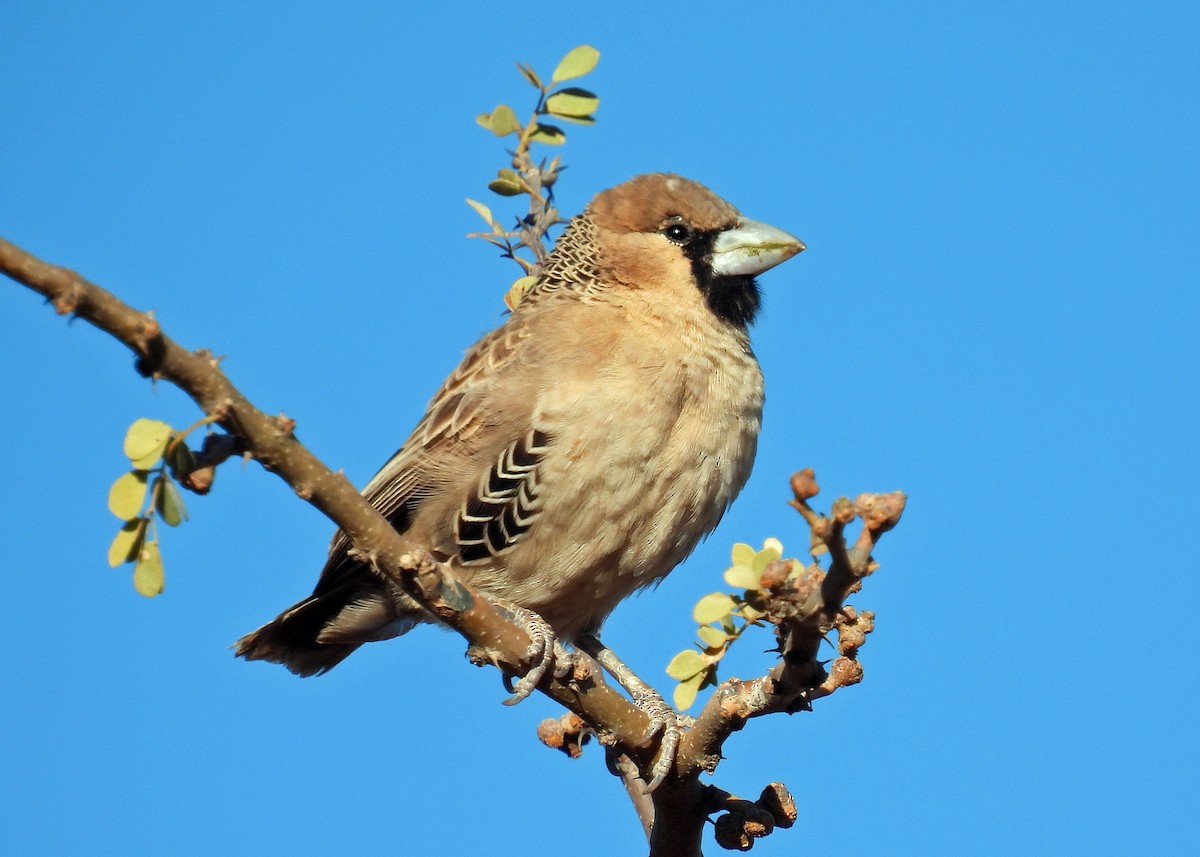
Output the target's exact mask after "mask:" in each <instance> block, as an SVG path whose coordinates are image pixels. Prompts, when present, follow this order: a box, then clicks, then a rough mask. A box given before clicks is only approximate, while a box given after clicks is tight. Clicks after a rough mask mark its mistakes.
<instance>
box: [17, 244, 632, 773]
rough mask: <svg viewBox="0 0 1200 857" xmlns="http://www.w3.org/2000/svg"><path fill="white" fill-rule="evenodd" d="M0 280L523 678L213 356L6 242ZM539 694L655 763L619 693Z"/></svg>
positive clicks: (476, 651) (485, 630) (510, 655)
mask: <svg viewBox="0 0 1200 857" xmlns="http://www.w3.org/2000/svg"><path fill="white" fill-rule="evenodd" d="M0 272H2V273H4V274H6V275H8V276H9V277H11V278H12V279H14V280H16V281H17V282H19V283H22V284H24V285H25V286H28V287H29V288H30V289H32V290H33V291H35V292H37V293H38V294H41V295H43V296H44V297H45V298H46V299H47V300H48V301H49V302H50V303H51V304H52V305H53V306H54V308H55V310H56V311H57V312H58V313H59V314H62V315H73V316H76V317H78V318H82V319H84V320H85V321H87V322H88V323H90V324H92V325H94V326H95V327H97V328H99V329H100V330H103V331H105V332H106V333H109V334H111V335H112V336H114V337H115V338H116V339H118V340H120V341H121V342H122V343H124V344H125V345H126V346H128V347H129V349H130V350H131V351H132V352H133V353H134V354H135V355H136V357H137V364H136V366H137V369H138V371H139V372H141V373H142V374H143V375H146V376H152V377H155V378H159V379H162V380H165V381H168V382H170V383H172V384H175V385H176V386H177V387H179V388H180V389H181V390H183V391H184V392H185V393H186V394H187V395H188V396H190V397H191V398H192V399H193V400H194V401H195V402H196V404H197V405H199V406H200V408H201V409H202V410H203V411H204V412H205V413H206V414H208V415H210V416H211V417H213V421H214V422H216V423H218V424H219V425H220V426H221V427H222V428H224V429H225V431H227V432H229V434H230V435H232V436H233V437H235V438H237V440H238V441H239V442H240V444H241V448H242V449H243V450H244V451H245V453H246V454H248V455H250V456H251V457H253V458H254V459H255V460H257V461H258V462H259V463H260V464H261V465H262V466H263V467H265V468H266V469H267V470H269V471H271V472H272V473H274V474H276V475H277V476H279V477H280V478H281V479H283V480H284V481H285V482H286V483H287V484H288V485H290V486H291V487H292V488H293V489H294V490H295V492H296V493H297V494H298V495H299V496H300V497H301V498H302V499H304V500H305V501H307V502H308V503H310V504H312V505H313V506H314V507H316V508H317V509H319V510H320V511H321V512H322V513H324V514H325V515H326V516H327V517H328V518H329V519H330V520H332V521H333V522H334V523H335V524H337V526H339V527H340V528H341V529H342V530H343V531H344V532H345V533H346V534H347V535H348V536H349V537H350V539H351V540H352V541H353V543H354V546H355V549H356V550H357V551H358V552H359V553H360V554H361V555H362V556H364V557H369V558H370V560H371V564H372V566H373V567H374V568H375V569H376V570H377V572H378V573H379V574H381V575H382V576H383V577H384V578H385V579H387V580H388V581H390V582H391V583H392V585H393V586H395V587H396V588H397V589H398V590H400V591H402V592H404V593H406V594H408V595H409V596H411V597H413V598H415V599H416V600H417V601H418V602H419V603H421V604H422V606H424V607H425V608H426V609H428V610H429V611H430V612H431V613H433V614H434V615H436V616H437V617H438V618H440V619H441V620H442V621H443V622H445V623H446V624H447V625H449V626H451V627H452V628H454V629H455V630H456V631H458V632H459V633H460V634H462V635H463V636H464V637H465V638H466V639H467V641H468V642H469V643H470V646H471V648H470V652H471V654H472V660H473V661H474V662H476V663H479V664H482V663H492V664H495V665H496V666H497V667H499V668H500V669H502V670H504V671H505V672H507V673H510V674H513V675H519V674H520V673H521V672H522V671H523V666H522V656H523V655H524V653H525V650H526V648H527V647H528V645H529V638H528V635H527V634H526V633H525V631H524V629H523V628H521V627H520V626H519V625H515V624H513V623H512V622H510V621H509V620H508V619H507V618H505V617H504V616H502V615H501V614H500V613H499V612H497V610H496V609H495V608H494V607H493V606H492V604H491V603H490V602H489V601H488V600H487V599H486V598H485V597H483V596H481V595H480V594H479V593H478V592H476V591H475V590H473V589H472V588H471V587H470V586H468V585H466V584H465V583H463V582H462V581H460V580H458V579H457V578H455V577H454V576H453V575H452V574H451V573H450V572H449V570H448V569H446V568H445V567H444V566H442V565H440V564H438V563H436V562H435V561H434V560H433V558H432V557H431V556H430V555H429V554H428V552H427V551H426V550H425V549H424V548H423V546H421V545H416V544H413V543H411V542H410V541H409V540H407V539H405V538H404V537H403V536H401V535H400V534H399V533H398V532H397V531H396V530H395V529H394V528H393V527H392V526H391V524H389V523H388V521H387V520H386V519H384V518H383V516H382V515H380V514H379V513H378V512H377V511H376V510H375V509H374V507H372V506H371V505H370V504H369V503H368V502H367V501H366V500H365V499H363V497H362V495H361V494H360V493H359V492H358V489H356V488H355V487H354V486H353V485H352V484H351V483H350V481H349V480H348V479H347V478H346V477H345V476H344V475H342V474H341V473H334V472H333V471H331V470H330V469H329V468H328V467H326V466H325V465H324V464H322V463H321V462H320V461H319V460H318V459H317V458H316V456H314V455H313V454H312V453H311V452H309V450H308V449H306V448H305V447H304V445H303V444H301V443H300V442H299V441H298V440H296V438H295V437H294V436H293V434H292V427H293V425H294V424H293V422H292V421H291V420H290V419H288V418H286V417H273V416H270V415H268V414H266V413H264V412H262V411H260V410H259V409H257V408H256V407H254V405H252V404H251V403H250V401H249V400H247V399H246V398H245V396H243V395H242V394H241V393H240V392H239V391H238V390H237V388H236V387H235V386H234V385H233V383H232V382H230V380H229V379H228V378H227V377H226V376H225V375H224V373H223V372H222V371H221V369H220V366H219V365H218V361H217V360H216V359H214V358H213V356H212V355H211V354H210V353H209V352H207V351H189V350H187V349H185V348H183V347H182V346H180V345H179V344H178V343H176V342H175V341H174V340H172V339H171V338H169V337H168V336H167V335H166V334H164V333H163V331H162V329H161V328H160V327H159V323H158V321H157V320H156V319H155V318H154V315H153V314H152V313H149V312H141V311H139V310H136V309H134V308H133V307H130V306H129V305H127V304H125V303H124V302H122V301H121V300H119V299H118V298H117V297H116V296H114V295H113V294H111V293H110V292H108V291H106V290H105V289H103V288H101V287H99V286H97V285H95V284H94V283H91V282H88V281H87V280H86V279H84V278H83V277H81V276H80V275H79V274H77V273H75V272H74V271H71V270H68V269H66V268H62V267H58V266H55V265H51V264H48V263H46V262H44V261H42V260H41V259H38V258H36V257H34V256H32V255H31V254H29V253H27V252H26V251H24V250H22V249H21V248H19V247H17V246H16V245H14V244H12V243H10V242H8V241H5V240H4V239H3V238H0ZM540 689H541V690H542V691H543V692H544V693H546V694H547V695H549V696H550V697H552V698H553V699H555V700H556V701H557V702H559V703H560V704H562V705H563V706H565V707H566V708H568V709H570V710H571V711H574V712H575V713H576V714H578V715H579V716H580V717H582V718H584V719H585V720H586V721H587V722H588V723H589V724H591V725H592V727H593V728H594V729H595V730H596V732H597V734H598V735H599V736H600V738H601V740H602V741H603V742H604V743H606V744H609V745H612V746H616V747H620V748H621V749H622V750H623V752H626V753H627V754H629V755H630V756H631V757H632V758H633V759H635V760H637V761H638V762H639V763H642V764H645V762H646V761H647V759H648V757H649V755H651V748H648V747H646V746H641V739H642V737H643V736H644V735H645V733H646V731H647V729H648V727H649V720H648V719H647V717H646V715H645V714H644V713H643V712H642V711H641V710H640V709H638V708H637V707H636V706H634V705H633V704H632V703H631V702H630V701H629V700H628V699H626V698H625V697H624V696H623V695H622V694H621V693H619V692H618V691H616V690H614V689H613V688H611V687H610V686H608V685H606V684H603V683H601V682H596V681H594V680H592V676H591V675H590V673H589V672H588V670H586V669H583V670H577V671H576V672H575V673H573V674H572V675H569V676H565V677H564V678H562V679H555V678H553V677H552V676H547V677H546V678H545V679H544V680H543V682H542V684H541V686H540Z"/></svg>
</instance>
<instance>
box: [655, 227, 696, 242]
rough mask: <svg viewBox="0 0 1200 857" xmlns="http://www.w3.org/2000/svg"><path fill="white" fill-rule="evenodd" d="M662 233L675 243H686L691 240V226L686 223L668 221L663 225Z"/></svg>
mask: <svg viewBox="0 0 1200 857" xmlns="http://www.w3.org/2000/svg"><path fill="white" fill-rule="evenodd" d="M662 234H663V235H665V236H667V238H668V239H670V240H671V241H674V242H675V243H676V244H687V243H688V242H689V241H691V240H692V237H693V235H694V233H693V232H692V227H690V226H688V225H687V224H686V223H669V224H667V225H666V226H665V227H663V231H662Z"/></svg>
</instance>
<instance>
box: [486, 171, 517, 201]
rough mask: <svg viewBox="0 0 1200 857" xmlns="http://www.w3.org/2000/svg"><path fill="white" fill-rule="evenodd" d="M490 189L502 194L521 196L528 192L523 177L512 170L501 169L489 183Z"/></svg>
mask: <svg viewBox="0 0 1200 857" xmlns="http://www.w3.org/2000/svg"><path fill="white" fill-rule="evenodd" d="M488 190H490V191H492V192H493V193H498V194H500V195H501V196H519V195H521V194H523V193H526V190H525V185H524V183H522V181H521V177H520V176H518V175H517V174H516V173H514V172H513V171H512V170H500V171H499V172H498V173H497V174H496V177H495V178H494V179H492V181H491V182H489V183H488Z"/></svg>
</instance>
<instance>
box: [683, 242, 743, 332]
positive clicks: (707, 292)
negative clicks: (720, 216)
mask: <svg viewBox="0 0 1200 857" xmlns="http://www.w3.org/2000/svg"><path fill="white" fill-rule="evenodd" d="M716 238H717V236H716V233H712V232H707V233H702V234H700V235H697V236H696V237H695V238H694V239H693V240H692V241H690V242H689V243H688V244H687V245H686V246H685V247H684V248H683V252H684V254H685V255H686V256H687V257H688V261H690V262H691V263H692V274H693V276H695V278H696V285H697V286H699V287H700V291H701V293H702V294H703V295H704V301H705V303H707V304H708V308H709V309H710V310H712V312H713V314H714V315H715V316H716V317H717V318H719V319H722V320H723V321H728V322H730V323H731V324H736V325H737V326H739V327H749V326H750V325H751V324H753V323H754V318H755V316H757V315H758V310H759V307H760V306H761V305H762V295H761V294H760V293H759V291H758V283H757V282H756V281H755V279H754V277H718V276H716V275H715V274H713V270H712V266H711V265H710V264H709V257H710V256H711V255H712V248H713V242H714V241H715V240H716Z"/></svg>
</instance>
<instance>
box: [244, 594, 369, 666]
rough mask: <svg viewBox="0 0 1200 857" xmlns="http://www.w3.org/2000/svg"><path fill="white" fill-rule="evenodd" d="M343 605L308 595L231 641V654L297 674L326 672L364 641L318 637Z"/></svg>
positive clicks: (332, 600)
mask: <svg viewBox="0 0 1200 857" xmlns="http://www.w3.org/2000/svg"><path fill="white" fill-rule="evenodd" d="M344 607H345V602H344V601H337V600H334V599H329V598H326V597H322V596H319V595H312V596H309V597H308V598H306V599H304V600H303V601H301V602H299V603H298V604H295V605H293V606H292V607H289V608H288V609H287V610H285V611H283V612H282V613H281V614H279V616H277V617H276V618H274V619H272V620H271V621H270V622H268V623H267V624H265V625H263V626H262V627H261V628H259V629H257V630H255V631H251V632H250V633H249V634H247V635H246V636H244V637H242V638H241V639H240V640H238V641H237V642H236V643H234V644H233V645H234V648H235V649H236V651H235V652H234V654H235V655H236V656H237V657H239V658H245V659H246V660H248V661H269V662H271V663H273V664H283V666H285V667H287V668H288V669H289V670H291V671H292V672H294V673H295V674H296V675H299V676H310V675H320V674H321V673H325V672H328V671H329V670H331V669H333V668H334V667H335V666H337V665H338V664H340V663H341V662H342V661H343V660H344V659H346V658H347V657H349V655H350V653H351V652H353V651H354V650H355V649H357V648H358V647H359V646H360V645H362V643H363V642H365V640H359V641H355V642H334V641H328V642H321V641H320V640H321V635H322V632H323V631H324V629H325V628H326V627H327V626H328V625H329V623H330V622H331V621H332V620H333V619H334V618H335V617H336V616H337V614H338V613H339V612H340V611H341V610H342V609H343V608H344Z"/></svg>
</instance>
